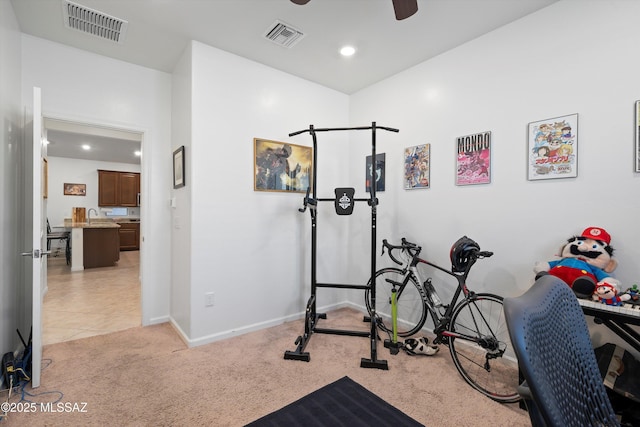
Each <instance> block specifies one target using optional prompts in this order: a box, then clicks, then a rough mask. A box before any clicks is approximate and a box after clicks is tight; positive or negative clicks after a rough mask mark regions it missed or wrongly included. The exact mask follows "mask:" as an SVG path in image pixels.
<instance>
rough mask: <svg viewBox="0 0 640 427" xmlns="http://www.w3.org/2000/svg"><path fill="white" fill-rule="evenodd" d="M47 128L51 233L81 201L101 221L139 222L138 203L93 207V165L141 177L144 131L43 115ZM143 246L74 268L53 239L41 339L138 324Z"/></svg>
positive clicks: (95, 168)
mask: <svg viewBox="0 0 640 427" xmlns="http://www.w3.org/2000/svg"><path fill="white" fill-rule="evenodd" d="M44 127H45V130H46V136H47V140H48V142H49V143H48V145H47V157H48V162H47V163H48V169H49V177H48V183H49V197H48V198H47V201H46V208H45V212H47V218H48V219H49V221H50V224H51V227H52V229H53V231H57V230H60V229H62V230H64V229H65V228H64V227H65V225H66V227H68V226H69V223H68V220H69V219H70V218H71V214H72V208H73V207H84V208H85V209H86V211H87V212H88V211H89V209H95V211H94V212H93V217H92V218H95V217H96V215H97V216H98V217H100V220H104V221H118V220H122V219H123V218H124V219H127V220H129V219H134V220H135V219H137V220H140V218H141V217H142V215H141V214H142V212H141V209H142V208H141V207H140V206H139V204H138V206H136V207H128V208H124V209H122V208H120V209H116V208H105V207H100V206H98V178H97V176H98V172H97V171H98V169H103V170H117V171H122V172H137V173H140V174H141V176H142V174H143V173H144V172H143V170H142V162H141V161H140V159H141V152H142V143H143V136H144V135H143V133H142V132H135V131H130V130H125V129H118V128H113V127H109V126H102V125H97V124H87V123H78V122H73V121H67V120H60V119H53V118H46V117H45V119H44ZM83 146H85V147H83ZM136 151H137V152H138V153H139V154H138V156H135V154H134V152H136ZM67 184H81V185H82V188H85V189H86V192H85V193H84V194H82V195H68V194H64V192H63V188H64V187H66V186H67ZM65 219H66V220H67V223H66V224H65ZM66 229H67V230H68V228H66ZM140 250H143V249H142V248H140V249H139V250H129V251H121V252H120V259H119V261H118V262H117V263H116V265H115V266H113V267H100V268H91V269H85V270H81V271H71V266H70V265H69V264H68V263H67V260H66V256H65V251H64V248H63V249H62V250H60V248H59V244H58V245H57V246H56V245H55V244H54V245H52V247H51V252H52V253H51V255H50V256H49V257H48V261H47V279H48V289H47V290H46V294H45V296H44V303H43V313H42V314H43V344H45V345H47V344H54V343H57V342H63V341H71V340H75V339H80V338H86V337H89V336H94V335H101V334H105V333H109V332H114V331H118V330H123V329H127V328H130V327H135V326H140V325H141V323H142V313H141V305H142V301H141V287H142V283H141V279H140V263H141V256H140Z"/></svg>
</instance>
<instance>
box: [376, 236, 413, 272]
mask: <svg viewBox="0 0 640 427" xmlns="http://www.w3.org/2000/svg"><path fill="white" fill-rule="evenodd" d="M384 248H387V249H388V251H389V258H391V260H392V261H393V262H395V263H396V264H398V265H402V262H401V261H398V259H397V258H396V257H394V256H393V250H394V249H400V250H403V251H405V250H406V251H408V252H409V254H410V255H411V256H412V257H414V256H416V255H418V254H419V253H420V251H421V250H422V248H421V247H420V246H418V245H416V244H415V243H411V242H409V241H408V240H407V239H405V238H404V237H403V238H402V245H400V246H396V245H392V244H391V243H389V242H388V241H387V239H384V240H383V241H382V255H384Z"/></svg>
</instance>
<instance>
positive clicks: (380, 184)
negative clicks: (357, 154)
mask: <svg viewBox="0 0 640 427" xmlns="http://www.w3.org/2000/svg"><path fill="white" fill-rule="evenodd" d="M385 157H386V156H385V153H381V154H376V165H375V167H373V164H372V162H371V156H367V162H366V166H365V169H366V171H365V191H366V192H367V193H368V192H369V191H370V188H371V182H375V183H376V191H384V181H385V176H384V169H385Z"/></svg>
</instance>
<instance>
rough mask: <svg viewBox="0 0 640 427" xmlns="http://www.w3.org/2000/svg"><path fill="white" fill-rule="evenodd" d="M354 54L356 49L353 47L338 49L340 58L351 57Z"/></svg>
mask: <svg viewBox="0 0 640 427" xmlns="http://www.w3.org/2000/svg"><path fill="white" fill-rule="evenodd" d="M354 53H356V48H355V47H353V46H345V47H343V48H342V49H340V55H342V56H352V55H353V54H354Z"/></svg>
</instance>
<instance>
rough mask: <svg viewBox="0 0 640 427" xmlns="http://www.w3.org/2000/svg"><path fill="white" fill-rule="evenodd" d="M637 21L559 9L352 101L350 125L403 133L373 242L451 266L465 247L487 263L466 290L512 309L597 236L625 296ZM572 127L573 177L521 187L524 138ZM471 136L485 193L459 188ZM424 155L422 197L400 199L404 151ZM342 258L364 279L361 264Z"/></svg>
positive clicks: (564, 4) (592, 5)
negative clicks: (463, 146)
mask: <svg viewBox="0 0 640 427" xmlns="http://www.w3.org/2000/svg"><path fill="white" fill-rule="evenodd" d="M638 16H640V3H639V2H631V1H625V0H619V1H607V2H603V1H581V2H579V3H578V2H575V1H561V2H559V3H556V4H554V5H552V6H550V7H548V8H545V9H543V10H541V11H539V12H537V13H534V14H532V15H530V16H527V17H525V18H523V19H521V20H519V21H516V22H514V23H513V24H510V25H508V26H506V27H503V28H500V29H498V30H496V31H493V32H491V33H489V34H487V35H485V36H483V37H480V38H478V39H476V40H474V41H472V42H470V43H467V44H465V45H463V46H461V47H459V48H457V49H454V50H452V51H450V52H447V53H445V54H442V55H440V56H438V57H436V58H434V59H432V60H430V61H427V62H424V63H422V64H420V65H418V66H415V67H413V68H411V69H410V70H408V71H405V72H403V73H400V74H398V75H396V76H394V77H392V78H390V79H387V80H385V81H383V82H381V83H379V84H376V85H374V86H371V87H369V88H366V89H364V90H362V91H360V92H359V93H357V94H355V95H353V96H352V97H351V107H350V120H351V123H352V125H359V124H362V123H363V122H366V121H370V120H371V119H372V118H374V119H375V120H377V121H378V122H379V124H381V125H386V126H392V127H397V128H399V129H400V134H399V138H387V139H386V140H383V141H381V143H380V147H379V151H380V152H386V156H387V157H386V159H387V191H386V192H385V193H384V195H382V196H381V206H380V212H381V215H384V217H383V218H382V219H381V221H380V223H379V230H378V231H379V235H380V239H382V238H385V237H386V238H389V239H394V240H399V239H400V237H402V236H406V237H407V238H410V239H413V240H415V241H417V242H419V243H420V244H422V245H423V246H424V247H425V252H424V254H425V255H426V256H427V257H429V258H431V259H433V260H435V261H437V262H441V263H442V264H443V265H448V263H449V261H448V253H449V248H450V246H451V244H452V243H453V242H454V241H455V240H456V239H457V238H458V237H459V236H461V235H463V234H467V235H468V236H470V237H472V238H474V239H475V240H477V241H478V242H479V243H480V244H481V246H482V247H483V248H484V249H487V250H492V251H494V252H495V256H494V257H493V258H491V259H489V260H483V261H482V262H479V263H478V264H477V266H476V267H474V271H473V272H472V274H471V279H473V281H474V282H473V284H472V286H473V289H475V290H477V291H491V292H495V293H498V294H501V295H503V296H513V295H518V294H520V293H522V292H523V291H524V290H526V289H527V288H528V287H529V286H530V285H531V284H532V283H533V272H532V268H533V265H534V263H535V262H536V261H538V260H545V261H546V260H552V259H554V254H555V253H556V252H557V250H558V248H559V247H560V246H561V245H562V244H563V243H564V242H566V239H567V238H569V237H571V236H572V235H574V234H579V233H581V232H582V230H583V229H584V228H586V227H588V226H600V227H603V228H605V229H606V230H607V231H608V232H609V233H610V234H611V235H612V239H613V240H612V246H613V247H614V248H615V249H616V252H615V254H614V255H615V257H616V258H617V259H618V261H619V267H618V269H617V270H616V272H615V273H616V275H617V276H618V278H619V279H621V280H622V282H623V284H624V286H625V287H628V286H630V285H632V284H634V283H638V281H639V280H640V276H639V275H638V274H639V273H640V272H639V270H638V263H637V260H638V259H639V258H640V246H638V244H637V242H638V241H639V240H640V227H639V226H638V219H637V212H638V210H639V209H640V199H639V198H638V197H637V195H638V194H639V190H640V174H638V173H634V172H633V159H634V102H635V101H636V100H638V99H640V86H638V73H637V70H638V69H639V68H640V57H638V55H636V54H634V52H635V51H636V50H637V49H636V44H637V41H638V40H640V27H639V26H638V25H637V22H636V21H637V17H638ZM573 113H578V114H579V119H578V122H579V142H578V144H579V145H578V147H579V148H578V151H579V160H578V177H577V178H573V179H558V180H546V181H527V163H526V162H527V153H526V151H527V124H528V123H529V122H533V121H538V120H543V119H547V118H552V117H558V116H563V115H568V114H573ZM482 131H491V132H492V145H493V151H492V178H491V184H488V185H477V186H466V187H456V186H455V185H454V177H455V158H456V157H455V156H456V144H455V141H456V137H459V136H463V135H469V134H473V133H477V132H482ZM425 143H430V144H431V160H432V169H431V188H430V189H424V190H409V191H406V190H403V185H402V167H403V158H402V155H403V149H404V148H405V147H409V146H413V145H418V144H425ZM367 149H368V147H366V145H365V144H355V143H354V144H353V145H352V147H351V152H352V153H353V154H354V156H356V157H358V156H359V157H360V158H361V159H363V158H364V156H365V154H366V151H367ZM362 161H363V160H362ZM362 161H361V162H362ZM361 173H362V167H361V165H360V164H358V163H355V164H352V165H351V174H352V175H355V176H358V175H360V174H361ZM364 232H366V230H363V231H362V233H364ZM359 234H361V233H360V230H354V229H353V228H352V229H351V237H352V238H353V239H354V240H357V239H358V235H359ZM350 253H351V254H353V256H352V257H351V264H353V265H361V263H362V262H363V260H364V254H362V253H359V252H358V251H351V252H350ZM597 333H598V334H605V335H607V333H606V332H603V331H599V332H597ZM600 338H602V337H600Z"/></svg>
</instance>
